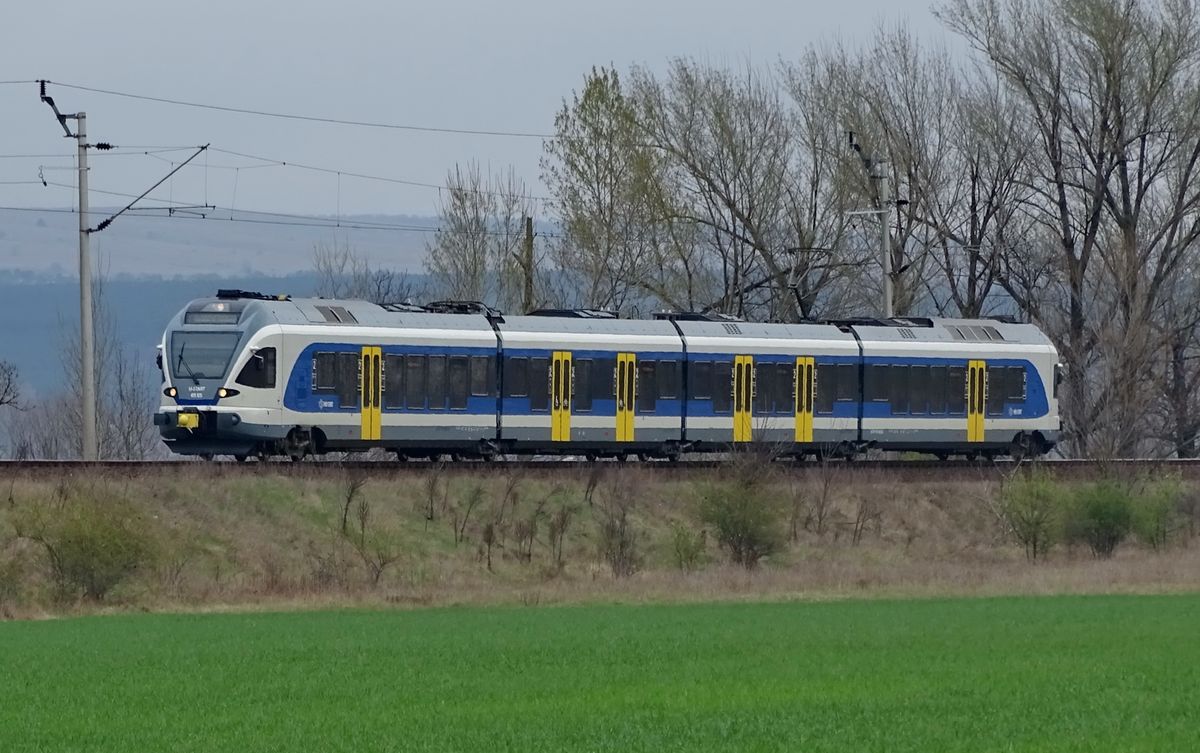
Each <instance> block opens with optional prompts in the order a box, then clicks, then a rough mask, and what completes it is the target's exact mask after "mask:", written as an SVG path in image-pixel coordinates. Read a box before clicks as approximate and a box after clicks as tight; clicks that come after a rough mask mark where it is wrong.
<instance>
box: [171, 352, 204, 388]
mask: <svg viewBox="0 0 1200 753" xmlns="http://www.w3.org/2000/svg"><path fill="white" fill-rule="evenodd" d="M185 350H187V343H184V344H183V346H182V347H180V348H179V358H178V359H176V364H177V365H176V366H175V370H176V371H178V370H179V367H180V366H182V367H183V368H185V369H187V374H188V376H189V377H191V378H192V384H196V385H199V384H200V379H199V377H197V376H196V372H194V371H192V367H191V366H188V364H187V361H185V360H183V351H185Z"/></svg>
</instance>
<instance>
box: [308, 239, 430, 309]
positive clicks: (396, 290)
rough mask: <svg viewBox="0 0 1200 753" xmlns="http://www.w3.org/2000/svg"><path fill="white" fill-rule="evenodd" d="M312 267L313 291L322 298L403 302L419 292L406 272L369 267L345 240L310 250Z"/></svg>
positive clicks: (318, 245)
mask: <svg viewBox="0 0 1200 753" xmlns="http://www.w3.org/2000/svg"><path fill="white" fill-rule="evenodd" d="M313 268H314V269H315V270H316V273H317V286H316V290H315V291H314V292H315V293H316V295H318V296H321V297H322V298H356V299H361V300H364V301H371V302H372V303H403V302H405V301H407V300H410V299H412V298H414V297H416V296H418V295H419V294H420V292H421V291H420V288H419V286H418V285H417V284H416V283H415V282H414V281H413V280H412V279H411V278H410V277H409V276H408V273H406V272H397V271H395V270H393V269H385V268H383V267H373V266H371V264H370V262H368V261H367V260H366V259H364V258H363V257H362V256H361V255H359V254H358V253H357V252H356V251H355V250H354V249H353V248H352V247H351V246H350V244H349V243H348V242H345V241H343V242H341V243H339V242H337V241H336V240H335V241H334V242H332V243H329V244H326V243H318V244H317V245H316V246H315V247H314V248H313Z"/></svg>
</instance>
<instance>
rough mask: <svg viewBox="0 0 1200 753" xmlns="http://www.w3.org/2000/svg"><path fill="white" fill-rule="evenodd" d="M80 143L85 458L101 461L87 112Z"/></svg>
mask: <svg viewBox="0 0 1200 753" xmlns="http://www.w3.org/2000/svg"><path fill="white" fill-rule="evenodd" d="M75 138H76V140H77V141H78V142H79V361H80V363H79V373H80V374H81V379H82V380H83V427H82V428H83V440H82V441H83V446H82V449H83V459H84V460H97V459H99V457H100V445H99V443H98V442H97V441H96V338H95V329H94V325H93V323H92V254H91V246H90V244H89V239H90V236H91V233H92V231H91V230H90V229H89V228H88V163H87V146H88V145H87V113H83V112H81V113H77V114H76V115H75Z"/></svg>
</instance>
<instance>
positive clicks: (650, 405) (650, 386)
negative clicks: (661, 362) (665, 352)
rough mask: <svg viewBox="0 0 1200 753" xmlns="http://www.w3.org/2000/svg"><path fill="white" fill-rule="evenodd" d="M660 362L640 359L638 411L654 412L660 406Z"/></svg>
mask: <svg viewBox="0 0 1200 753" xmlns="http://www.w3.org/2000/svg"><path fill="white" fill-rule="evenodd" d="M657 366H658V364H657V362H655V361H638V381H637V410H638V413H653V412H654V410H655V408H657V407H658V379H657V374H658V368H657Z"/></svg>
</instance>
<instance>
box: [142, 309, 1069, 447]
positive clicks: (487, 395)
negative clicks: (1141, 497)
mask: <svg viewBox="0 0 1200 753" xmlns="http://www.w3.org/2000/svg"><path fill="white" fill-rule="evenodd" d="M159 365H160V368H161V370H162V374H163V400H162V405H161V407H160V408H159V410H158V412H157V414H156V415H155V423H156V424H157V425H158V426H159V428H160V432H161V434H162V438H163V440H164V441H165V442H166V443H167V445H168V446H169V447H170V448H171V449H172V450H173V451H174V452H177V453H181V454H191V455H201V456H204V457H212V456H214V455H232V456H234V457H236V458H238V459H244V458H246V457H248V456H259V457H269V456H274V455H280V456H290V457H291V458H293V459H301V458H304V457H306V456H309V455H320V454H323V453H326V452H343V451H362V450H368V449H372V448H385V449H387V450H390V451H392V452H394V453H396V455H397V456H398V457H400V458H407V457H413V458H419V457H432V456H437V455H446V454H448V455H452V456H457V457H492V456H495V455H507V454H571V455H585V456H589V457H626V456H631V455H637V456H642V457H667V458H674V457H678V456H679V455H681V454H683V453H690V452H721V451H727V450H729V449H731V448H734V447H737V446H747V445H753V444H761V445H769V446H770V447H771V448H772V450H773V451H774V452H776V453H777V454H780V455H792V456H797V457H800V456H807V455H835V454H836V455H845V456H849V455H852V454H854V453H858V452H862V451H864V450H868V449H872V448H878V449H882V450H895V451H912V452H923V453H931V454H934V455H937V456H939V457H946V456H949V455H965V456H967V457H980V456H994V455H1001V454H1016V455H1036V454H1041V453H1044V452H1046V451H1048V450H1049V449H1050V448H1052V447H1053V446H1054V445H1055V443H1056V442H1057V441H1058V437H1059V431H1060V428H1061V427H1060V419H1059V411H1058V399H1057V391H1058V384H1059V381H1060V377H1061V370H1062V365H1061V364H1059V363H1058V354H1057V352H1056V351H1055V348H1054V346H1053V345H1052V344H1051V342H1050V341H1049V339H1048V338H1047V337H1046V336H1045V335H1044V334H1043V333H1042V332H1041V331H1040V330H1038V329H1037V327H1035V326H1033V325H1029V324H1016V323H1011V322H1006V321H1000V320H994V319H985V320H957V319H924V318H908V319H890V320H854V321H829V322H805V323H797V324H762V323H749V322H741V321H733V320H727V319H723V318H719V317H708V316H701V315H688V314H681V315H662V316H660V317H659V318H656V319H653V320H628V319H618V318H615V317H613V316H611V315H609V314H605V313H604V312H597V311H588V310H575V311H560V310H553V311H539V312H533V313H532V314H529V315H524V316H501V315H500V314H498V313H496V312H494V311H491V310H489V309H487V308H486V307H483V306H481V305H478V304H460V303H453V302H448V303H441V304H431V305H429V306H425V307H417V306H411V305H405V304H400V305H378V304H374V303H369V302H365V301H351V300H327V299H300V298H290V297H288V296H265V295H262V294H258V293H247V292H244V291H236V290H234V291H224V290H223V291H219V292H218V294H217V296H216V297H215V298H205V299H200V300H196V301H192V302H191V303H189V304H188V305H187V307H186V308H184V310H183V311H181V312H179V314H178V315H176V316H175V318H174V319H173V320H172V321H171V323H170V324H169V326H168V327H167V330H166V332H165V333H164V335H163V340H162V343H161V345H160V346H159Z"/></svg>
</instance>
